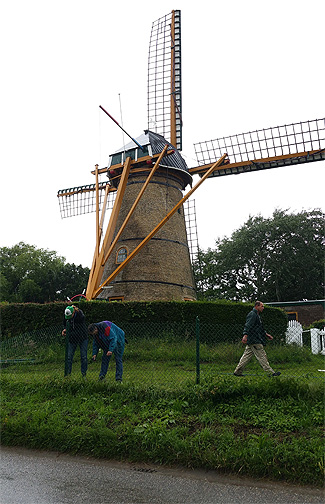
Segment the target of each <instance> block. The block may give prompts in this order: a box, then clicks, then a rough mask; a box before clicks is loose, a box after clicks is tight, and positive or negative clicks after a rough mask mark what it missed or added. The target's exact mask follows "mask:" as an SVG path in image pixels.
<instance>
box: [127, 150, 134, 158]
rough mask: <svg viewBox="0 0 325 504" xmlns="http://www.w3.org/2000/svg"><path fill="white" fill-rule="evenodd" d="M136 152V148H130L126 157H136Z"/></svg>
mask: <svg viewBox="0 0 325 504" xmlns="http://www.w3.org/2000/svg"><path fill="white" fill-rule="evenodd" d="M135 153H136V149H130V150H128V151H126V153H125V159H126V158H128V157H130V158H131V159H135Z"/></svg>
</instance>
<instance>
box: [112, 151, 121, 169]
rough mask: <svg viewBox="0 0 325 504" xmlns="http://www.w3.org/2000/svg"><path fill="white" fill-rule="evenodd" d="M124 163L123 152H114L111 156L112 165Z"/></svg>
mask: <svg viewBox="0 0 325 504" xmlns="http://www.w3.org/2000/svg"><path fill="white" fill-rule="evenodd" d="M120 163H122V152H118V153H117V154H112V157H111V165H110V166H112V165H116V164H120Z"/></svg>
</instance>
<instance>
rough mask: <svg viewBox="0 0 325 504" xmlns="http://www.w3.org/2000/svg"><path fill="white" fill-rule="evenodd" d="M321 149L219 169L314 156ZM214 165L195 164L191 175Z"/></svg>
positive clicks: (243, 162) (233, 164)
mask: <svg viewBox="0 0 325 504" xmlns="http://www.w3.org/2000/svg"><path fill="white" fill-rule="evenodd" d="M319 152H320V151H319V150H313V151H306V152H296V153H294V154H283V155H282V156H273V157H268V158H260V159H253V160H248V161H239V162H238V163H229V164H227V165H223V166H220V167H219V168H218V170H227V169H230V168H238V167H240V166H251V165H255V164H259V163H272V162H274V161H283V160H286V159H295V158H298V157H306V156H312V155H315V154H318V153H319ZM211 166H212V163H209V164H206V165H203V166H195V167H194V168H189V170H188V171H189V172H190V174H191V175H196V174H199V175H200V174H202V173H205V172H206V171H207V170H208V169H209V168H210V167H211Z"/></svg>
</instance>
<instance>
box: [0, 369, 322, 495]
mask: <svg viewBox="0 0 325 504" xmlns="http://www.w3.org/2000/svg"><path fill="white" fill-rule="evenodd" d="M61 363H62V361H61ZM148 364H149V363H148ZM173 364H174V366H175V363H170V366H171V367H172V366H173ZM127 366H128V376H129V379H127V380H126V381H125V382H124V384H123V385H115V384H114V385H111V384H110V383H112V382H111V381H107V382H104V383H99V382H98V381H97V372H96V373H93V374H89V378H88V379H87V381H82V380H81V378H79V375H78V374H75V375H72V377H69V378H66V379H64V378H62V365H61V367H59V368H58V366H57V365H56V364H55V363H53V364H51V363H48V364H47V365H46V366H36V367H35V368H34V372H31V371H30V369H29V366H21V368H20V370H19V372H16V373H13V372H12V371H10V370H4V371H3V372H2V375H1V381H2V384H1V389H2V402H1V412H2V413H1V415H2V418H1V426H2V431H1V435H2V443H3V444H7V445H20V446H26V447H32V448H41V449H53V450H59V451H66V452H72V453H83V454H88V455H93V456H96V457H105V458H111V459H119V460H129V461H143V462H155V463H161V464H178V465H183V466H187V467H201V468H207V469H215V470H218V471H223V472H231V473H237V474H238V473H240V474H242V475H243V474H246V475H249V476H257V477H269V478H273V479H279V480H286V481H290V482H295V483H303V484H307V483H308V484H314V485H322V484H323V478H324V456H323V452H324V450H323V449H324V444H323V438H322V431H323V426H324V418H323V413H324V408H323V384H322V383H320V380H315V379H313V380H310V381H309V382H308V380H299V379H294V378H285V377H283V378H282V377H280V378H276V379H269V378H267V377H264V376H261V377H258V379H257V378H256V376H249V377H247V378H244V379H242V378H240V379H237V378H235V377H233V376H230V375H228V376H217V377H216V376H214V377H211V376H210V375H209V373H202V380H201V385H194V384H193V380H191V381H187V383H186V381H183V382H180V383H179V384H176V383H174V382H173V383H171V381H170V380H169V386H168V387H164V386H161V385H159V386H157V385H155V386H153V385H151V384H150V379H147V380H144V379H143V377H144V376H145V373H146V370H148V369H147V368H148V365H147V367H146V366H144V365H143V362H142V363H139V362H136V361H135V362H132V360H130V361H129V362H128V363H127ZM156 366H159V362H156ZM191 366H192V365H191ZM181 367H182V368H183V369H185V371H186V369H187V365H186V362H184V363H182V364H181ZM162 369H164V370H165V371H166V363H164V364H163V365H162ZM140 371H143V372H140ZM110 372H111V373H112V372H113V369H111V370H110Z"/></svg>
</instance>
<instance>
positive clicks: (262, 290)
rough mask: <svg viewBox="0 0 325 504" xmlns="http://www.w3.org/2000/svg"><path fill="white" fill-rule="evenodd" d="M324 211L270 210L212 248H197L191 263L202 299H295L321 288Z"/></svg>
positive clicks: (320, 293) (315, 295) (320, 294)
mask: <svg viewBox="0 0 325 504" xmlns="http://www.w3.org/2000/svg"><path fill="white" fill-rule="evenodd" d="M324 239H325V234H324V214H323V213H322V212H321V211H320V210H313V211H302V212H300V213H297V214H293V213H289V212H288V211H287V210H275V211H274V213H273V216H272V218H263V217H262V216H260V215H258V216H256V217H250V218H249V219H248V221H247V222H246V223H245V224H244V225H243V226H242V227H241V228H239V229H238V230H237V231H235V232H234V233H233V234H232V235H231V237H230V238H223V239H220V238H218V239H217V240H216V248H215V249H214V250H212V249H208V250H207V251H206V252H204V251H199V254H198V258H197V261H196V263H195V266H194V272H195V278H196V282H197V286H198V291H199V292H201V297H202V296H203V297H204V298H205V299H210V300H211V299H216V298H218V299H221V298H225V299H232V300H235V301H249V300H251V301H253V300H254V299H262V300H269V301H271V300H272V301H295V300H301V299H321V298H322V297H323V292H324V275H323V272H324V243H325V240H324Z"/></svg>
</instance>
